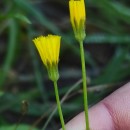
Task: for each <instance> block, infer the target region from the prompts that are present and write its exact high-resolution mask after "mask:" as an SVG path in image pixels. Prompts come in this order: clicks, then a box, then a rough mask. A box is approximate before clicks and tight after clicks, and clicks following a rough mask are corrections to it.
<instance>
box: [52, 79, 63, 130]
mask: <svg viewBox="0 0 130 130" xmlns="http://www.w3.org/2000/svg"><path fill="white" fill-rule="evenodd" d="M54 89H55V95H56V101H57V107H58V112H59V116H60V121H61V125H62V130H65V123H64V118H63V114H62V110H61V104H60V99H59V92H58V87H57V81H54Z"/></svg>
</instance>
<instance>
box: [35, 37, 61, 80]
mask: <svg viewBox="0 0 130 130" xmlns="http://www.w3.org/2000/svg"><path fill="white" fill-rule="evenodd" d="M60 40H61V37H60V36H57V35H48V36H40V37H38V38H35V39H33V42H34V43H35V45H36V48H37V50H38V52H39V54H40V57H41V59H42V61H43V63H44V65H45V66H46V68H47V70H48V74H49V78H50V79H51V80H57V79H58V78H59V74H58V61H59V52H60Z"/></svg>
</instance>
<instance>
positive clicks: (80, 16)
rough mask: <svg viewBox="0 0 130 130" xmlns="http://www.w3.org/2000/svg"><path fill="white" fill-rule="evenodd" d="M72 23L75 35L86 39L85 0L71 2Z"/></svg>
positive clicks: (71, 0) (72, 0)
mask: <svg viewBox="0 0 130 130" xmlns="http://www.w3.org/2000/svg"><path fill="white" fill-rule="evenodd" d="M69 9H70V21H71V24H72V27H73V30H74V33H75V36H76V38H77V39H78V40H79V39H84V37H85V20H86V13H85V4H84V0H70V1H69Z"/></svg>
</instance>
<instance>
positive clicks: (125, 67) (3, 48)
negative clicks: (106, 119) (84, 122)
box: [0, 0, 130, 130]
mask: <svg viewBox="0 0 130 130" xmlns="http://www.w3.org/2000/svg"><path fill="white" fill-rule="evenodd" d="M68 2H69V1H68V0H67V1H66V0H1V1H0V130H15V129H16V127H17V130H23V129H24V130H34V129H35V128H36V129H37V128H39V129H40V130H52V129H53V130H58V129H59V128H60V121H59V117H58V113H57V111H56V102H55V95H54V90H53V84H52V83H51V82H50V81H49V80H48V75H47V72H46V70H45V67H43V64H42V62H41V60H40V57H39V55H38V53H37V50H36V48H35V46H34V44H33V43H32V39H33V38H34V37H36V36H39V35H47V34H57V35H61V36H62V43H61V52H60V62H59V71H60V80H59V82H58V84H59V92H60V98H61V99H62V103H63V104H62V108H63V114H64V118H65V122H67V121H69V120H70V119H72V118H73V117H74V116H76V114H78V113H80V112H81V111H83V100H82V81H81V65H80V54H79V46H78V43H77V42H76V40H75V39H74V34H73V31H72V28H71V24H70V20H69V8H68ZM129 7H130V1H128V0H86V11H87V12H86V13H87V22H86V33H87V37H86V39H85V41H84V47H85V56H86V67H87V77H88V79H87V80H88V86H89V89H88V96H89V97H88V98H89V105H90V106H92V105H94V104H95V103H96V102H98V101H100V100H101V99H103V98H104V97H106V96H107V95H108V94H110V93H111V92H113V91H114V90H116V89H117V88H119V87H120V86H122V85H123V84H125V83H127V82H128V81H129V77H130V8H129ZM34 127H35V128H34Z"/></svg>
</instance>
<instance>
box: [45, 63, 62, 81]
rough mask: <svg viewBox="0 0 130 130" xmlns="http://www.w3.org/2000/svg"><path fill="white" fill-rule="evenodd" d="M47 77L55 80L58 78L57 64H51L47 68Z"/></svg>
mask: <svg viewBox="0 0 130 130" xmlns="http://www.w3.org/2000/svg"><path fill="white" fill-rule="evenodd" d="M47 71H48V76H49V79H50V80H52V81H57V80H58V79H59V72H58V65H57V64H52V65H51V66H49V67H48V68H47Z"/></svg>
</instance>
